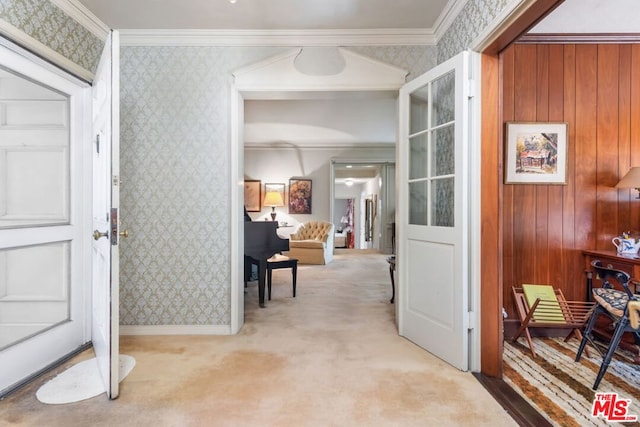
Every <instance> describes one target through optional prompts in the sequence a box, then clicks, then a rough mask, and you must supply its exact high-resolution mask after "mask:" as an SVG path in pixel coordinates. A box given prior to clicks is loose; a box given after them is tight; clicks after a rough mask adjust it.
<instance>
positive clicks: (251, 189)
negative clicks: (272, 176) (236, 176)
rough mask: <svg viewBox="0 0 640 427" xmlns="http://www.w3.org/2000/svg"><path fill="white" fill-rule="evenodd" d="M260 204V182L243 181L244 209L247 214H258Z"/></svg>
mask: <svg viewBox="0 0 640 427" xmlns="http://www.w3.org/2000/svg"><path fill="white" fill-rule="evenodd" d="M261 203H262V181H260V180H257V179H245V180H244V207H245V208H246V209H247V212H260V208H261Z"/></svg>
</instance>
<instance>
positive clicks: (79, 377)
mask: <svg viewBox="0 0 640 427" xmlns="http://www.w3.org/2000/svg"><path fill="white" fill-rule="evenodd" d="M119 362H120V363H119V371H118V372H119V375H118V381H122V380H123V379H124V378H125V377H126V376H127V375H129V373H130V372H131V370H132V369H133V367H134V366H135V364H136V360H135V359H134V358H133V357H131V356H127V355H124V354H121V355H120V359H119ZM104 392H105V388H104V383H103V381H102V377H101V376H100V371H99V370H98V359H96V358H95V357H93V358H91V359H88V360H85V361H83V362H80V363H78V364H76V365H73V366H72V367H70V368H69V369H67V370H66V371H64V372H62V373H60V374H59V375H57V376H56V377H54V378H53V379H51V380H50V381H48V382H47V383H45V384H44V385H43V386H42V387H40V388H39V389H38V391H37V392H36V397H37V398H38V400H39V401H40V402H42V403H47V404H50V405H61V404H65V403H73V402H80V401H82V400H86V399H90V398H92V397H95V396H98V395H100V394H102V393H104Z"/></svg>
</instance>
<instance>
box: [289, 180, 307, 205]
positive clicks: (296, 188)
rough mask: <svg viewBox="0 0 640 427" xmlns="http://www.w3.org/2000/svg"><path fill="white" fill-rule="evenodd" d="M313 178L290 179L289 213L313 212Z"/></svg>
mask: <svg viewBox="0 0 640 427" xmlns="http://www.w3.org/2000/svg"><path fill="white" fill-rule="evenodd" d="M311 200H312V199H311V180H310V179H293V178H292V179H290V180H289V213H290V214H311Z"/></svg>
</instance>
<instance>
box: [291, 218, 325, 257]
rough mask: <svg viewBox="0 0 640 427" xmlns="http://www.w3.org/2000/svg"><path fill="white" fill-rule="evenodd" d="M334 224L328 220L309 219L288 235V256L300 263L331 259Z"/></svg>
mask: <svg viewBox="0 0 640 427" xmlns="http://www.w3.org/2000/svg"><path fill="white" fill-rule="evenodd" d="M333 234H334V226H333V224H331V223H330V222H324V221H309V222H305V223H304V224H302V226H300V228H299V229H298V231H296V232H295V233H293V234H291V236H290V237H289V257H290V258H296V259H297V260H298V262H299V263H300V264H328V263H330V262H331V260H332V259H333Z"/></svg>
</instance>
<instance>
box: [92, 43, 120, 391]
mask: <svg viewBox="0 0 640 427" xmlns="http://www.w3.org/2000/svg"><path fill="white" fill-rule="evenodd" d="M119 74H120V73H119V37H118V32H117V31H111V32H110V34H109V36H108V37H107V41H106V43H105V47H104V51H103V52H102V57H101V58H100V63H99V65H98V70H97V71H96V75H95V78H94V81H93V90H92V94H93V96H92V99H93V108H92V111H93V126H92V129H93V133H92V136H93V144H92V152H93V210H92V212H93V215H92V217H93V239H92V242H93V244H92V271H93V278H92V289H93V310H92V313H93V317H92V331H91V339H92V341H93V347H94V350H95V353H96V358H97V360H98V367H99V369H100V374H101V375H102V379H103V381H104V384H105V389H106V392H107V396H108V397H109V398H111V399H115V398H116V397H118V394H119V384H118V377H119V373H118V359H119V337H120V333H119V320H120V319H119V295H120V293H119V250H118V240H119V237H120V235H119V216H118V207H119V200H120V193H119V187H120V172H119V165H120V163H119V159H120V155H119V138H120V134H119V129H120V127H119V120H120V111H119V94H120V89H119V85H120V83H119Z"/></svg>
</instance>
